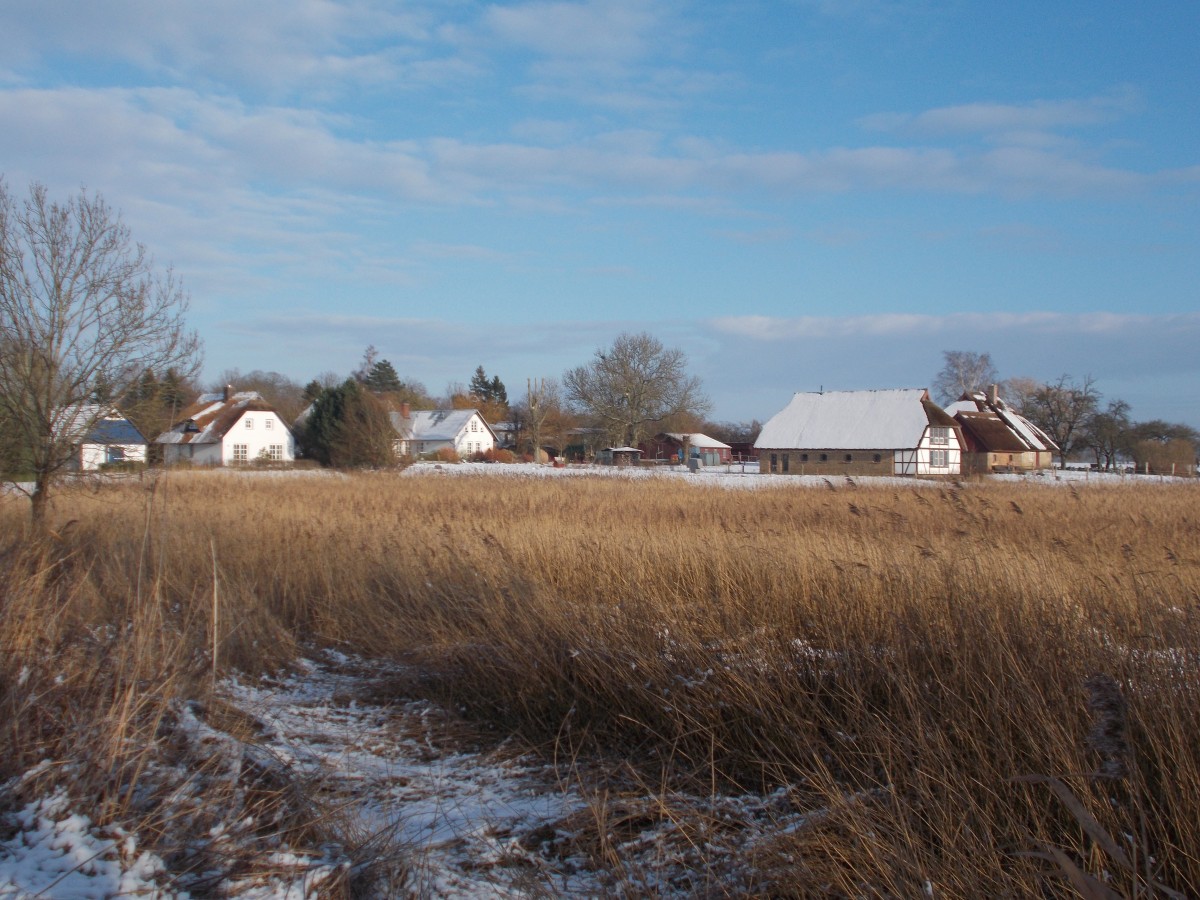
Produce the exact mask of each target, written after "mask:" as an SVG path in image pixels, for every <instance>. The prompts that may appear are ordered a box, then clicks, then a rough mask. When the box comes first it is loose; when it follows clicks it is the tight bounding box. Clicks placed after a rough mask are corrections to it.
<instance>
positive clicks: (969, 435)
mask: <svg viewBox="0 0 1200 900" xmlns="http://www.w3.org/2000/svg"><path fill="white" fill-rule="evenodd" d="M946 412H947V413H949V414H950V415H952V416H954V419H955V421H956V422H958V424H959V426H960V427H961V429H962V433H963V439H964V442H965V446H964V447H963V471H965V472H982V473H990V472H1036V471H1038V470H1040V469H1049V468H1052V467H1053V466H1054V454H1055V453H1057V452H1058V445H1057V444H1056V443H1054V441H1053V440H1051V439H1050V437H1049V436H1048V435H1047V434H1046V433H1045V432H1044V431H1042V430H1041V429H1040V428H1038V427H1037V426H1036V425H1034V424H1033V423H1032V422H1030V421H1029V420H1028V419H1026V418H1025V417H1024V416H1022V415H1020V414H1019V413H1017V412H1016V410H1014V409H1012V408H1011V407H1009V406H1008V404H1006V403H1005V402H1004V401H1003V400H1002V399H1001V398H1000V393H999V390H998V389H997V387H996V385H994V384H993V385H991V386H989V387H988V389H987V391H986V392H984V391H976V392H973V393H966V394H963V395H962V397H960V398H959V399H958V401H957V402H955V403H952V404H950V406H948V407H946Z"/></svg>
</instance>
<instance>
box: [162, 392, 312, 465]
mask: <svg viewBox="0 0 1200 900" xmlns="http://www.w3.org/2000/svg"><path fill="white" fill-rule="evenodd" d="M155 443H157V444H162V445H163V460H164V462H166V463H168V464H170V463H175V462H190V463H193V464H195V465H209V466H222V465H240V464H245V463H251V462H259V461H261V462H291V461H293V460H294V459H295V458H296V439H295V437H294V436H293V435H292V431H291V429H290V428H288V426H287V424H286V423H285V422H284V421H283V419H281V418H280V417H279V413H277V412H276V411H275V408H274V407H273V406H271V404H269V403H267V402H266V401H265V400H264V399H263V398H262V395H260V394H259V393H258V392H257V391H239V392H234V391H233V390H232V388H228V387H227V388H225V390H224V391H222V392H220V393H214V394H201V395H200V396H199V397H198V398H197V399H196V402H195V403H193V404H192V405H191V406H189V407H188V408H187V409H185V410H184V411H183V412H182V413H180V418H179V420H178V421H177V422H176V423H175V424H174V425H172V426H171V427H170V428H169V429H168V430H167V431H164V432H163V433H162V434H160V435H159V436H158V438H156V440H155Z"/></svg>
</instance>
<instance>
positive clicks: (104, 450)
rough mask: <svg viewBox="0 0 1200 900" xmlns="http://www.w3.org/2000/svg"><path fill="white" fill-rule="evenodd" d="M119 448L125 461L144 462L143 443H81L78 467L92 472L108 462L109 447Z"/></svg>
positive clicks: (144, 447) (144, 451)
mask: <svg viewBox="0 0 1200 900" xmlns="http://www.w3.org/2000/svg"><path fill="white" fill-rule="evenodd" d="M113 447H117V448H120V449H121V450H122V451H123V452H124V454H125V462H131V463H145V462H146V445H145V444H83V445H82V446H80V448H79V468H80V470H81V471H83V472H94V471H96V470H97V469H99V468H100V467H101V466H102V465H104V464H105V463H107V462H109V458H108V457H109V450H110V448H113Z"/></svg>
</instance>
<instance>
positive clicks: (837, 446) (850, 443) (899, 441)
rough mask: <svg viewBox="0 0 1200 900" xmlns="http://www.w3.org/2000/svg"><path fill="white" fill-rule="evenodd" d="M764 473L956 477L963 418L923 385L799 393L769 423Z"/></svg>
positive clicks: (762, 440)
mask: <svg viewBox="0 0 1200 900" xmlns="http://www.w3.org/2000/svg"><path fill="white" fill-rule="evenodd" d="M754 446H755V448H756V449H757V450H758V462H759V471H760V472H762V473H764V474H781V475H788V474H790V475H957V474H959V473H960V472H961V456H962V435H961V432H960V430H959V426H958V423H956V422H955V421H954V419H953V418H952V417H951V416H950V415H949V414H947V413H946V411H945V410H943V409H942V408H941V407H940V406H938V405H937V404H936V403H934V402H933V401H932V400H930V399H929V391H927V390H925V389H924V388H904V389H894V390H876V391H828V392H820V393H798V394H796V395H795V396H793V397H792V400H791V402H790V403H789V404H788V405H787V406H786V407H784V408H783V409H782V410H781V411H780V412H778V413H776V414H775V415H774V416H772V417H771V418H770V419H769V420H768V421H767V423H766V425H764V426H763V429H762V432H761V433H760V434H759V436H758V440H757V441H755V442H754Z"/></svg>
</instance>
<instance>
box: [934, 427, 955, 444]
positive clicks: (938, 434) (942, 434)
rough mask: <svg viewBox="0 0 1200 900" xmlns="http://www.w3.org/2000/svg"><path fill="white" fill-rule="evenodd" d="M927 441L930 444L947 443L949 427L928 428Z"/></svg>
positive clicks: (948, 441)
mask: <svg viewBox="0 0 1200 900" xmlns="http://www.w3.org/2000/svg"><path fill="white" fill-rule="evenodd" d="M929 443H931V444H943V445H945V444H949V443H950V429H949V428H930V429H929Z"/></svg>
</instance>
